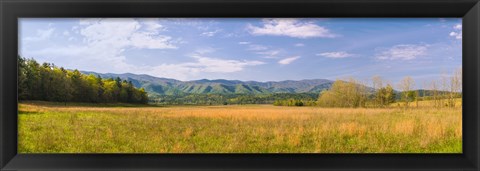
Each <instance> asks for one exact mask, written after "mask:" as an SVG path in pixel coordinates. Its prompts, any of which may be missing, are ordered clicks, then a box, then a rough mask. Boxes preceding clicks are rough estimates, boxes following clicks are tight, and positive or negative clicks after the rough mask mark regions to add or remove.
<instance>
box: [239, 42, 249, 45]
mask: <svg viewBox="0 0 480 171" xmlns="http://www.w3.org/2000/svg"><path fill="white" fill-rule="evenodd" d="M238 44H240V45H248V44H250V42H238Z"/></svg>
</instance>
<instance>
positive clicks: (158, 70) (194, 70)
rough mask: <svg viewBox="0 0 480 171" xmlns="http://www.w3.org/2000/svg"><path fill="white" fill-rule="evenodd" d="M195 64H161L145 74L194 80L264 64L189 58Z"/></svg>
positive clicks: (195, 56) (198, 57)
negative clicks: (205, 74)
mask: <svg viewBox="0 0 480 171" xmlns="http://www.w3.org/2000/svg"><path fill="white" fill-rule="evenodd" d="M191 57H192V58H193V59H194V60H195V62H186V63H179V64H162V65H159V66H156V67H154V68H152V70H151V71H149V72H147V73H150V74H152V75H155V76H160V77H167V78H175V79H179V80H188V79H192V78H195V77H196V76H198V75H202V73H232V72H239V71H242V70H244V69H245V68H246V67H249V66H256V65H262V64H265V63H264V62H262V61H255V60H254V61H248V60H243V61H240V60H226V59H219V58H212V57H205V56H201V55H199V54H196V55H192V56H191Z"/></svg>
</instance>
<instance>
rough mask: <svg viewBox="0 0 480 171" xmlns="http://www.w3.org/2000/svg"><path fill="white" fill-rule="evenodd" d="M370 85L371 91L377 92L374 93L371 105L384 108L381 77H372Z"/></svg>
mask: <svg viewBox="0 0 480 171" xmlns="http://www.w3.org/2000/svg"><path fill="white" fill-rule="evenodd" d="M372 81H373V82H372V83H373V84H372V85H373V89H374V90H375V91H376V92H377V93H375V96H374V100H373V105H374V106H375V107H378V106H384V104H383V101H382V95H383V94H382V92H381V90H382V88H383V79H382V77H380V76H378V75H377V76H374V77H373V78H372Z"/></svg>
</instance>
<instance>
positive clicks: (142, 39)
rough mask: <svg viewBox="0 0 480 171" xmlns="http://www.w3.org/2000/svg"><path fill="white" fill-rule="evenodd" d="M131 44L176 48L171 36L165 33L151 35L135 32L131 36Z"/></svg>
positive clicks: (138, 46)
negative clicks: (164, 34)
mask: <svg viewBox="0 0 480 171" xmlns="http://www.w3.org/2000/svg"><path fill="white" fill-rule="evenodd" d="M130 41H131V45H132V46H134V47H136V48H145V49H176V48H177V47H176V46H174V45H172V43H170V42H171V37H169V36H163V35H150V34H148V33H145V32H144V33H133V34H132V35H131V37H130Z"/></svg>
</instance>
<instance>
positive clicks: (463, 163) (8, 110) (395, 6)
mask: <svg viewBox="0 0 480 171" xmlns="http://www.w3.org/2000/svg"><path fill="white" fill-rule="evenodd" d="M22 17H32V18H35V17H444V18H448V17H461V18H463V28H462V31H463V39H462V43H463V52H462V53H463V60H462V61H463V64H462V65H463V92H464V93H463V100H464V102H463V128H462V129H463V153H462V154H17V61H16V60H17V54H18V51H17V49H18V40H17V38H18V37H17V36H18V33H17V32H18V30H17V29H18V24H17V19H18V18H22ZM0 22H1V23H0V26H1V28H0V29H1V30H0V41H1V42H0V44H1V46H0V52H1V57H0V69H1V70H0V82H1V86H0V124H1V127H0V138H1V139H0V170H119V169H122V170H123V169H128V170H479V169H480V156H479V155H480V151H479V150H480V148H479V147H480V136H479V132H480V126H479V123H480V117H479V106H480V105H479V99H480V91H479V90H480V85H479V81H480V79H479V76H480V75H479V74H480V60H479V59H480V52H479V51H480V50H479V49H480V3H479V1H478V0H297V1H295V0H286V1H274V0H257V1H252V0H243V1H242V0H225V1H220V0H117V1H110V0H99V1H94V0H83V1H79V0H62V1H60V0H0Z"/></svg>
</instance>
